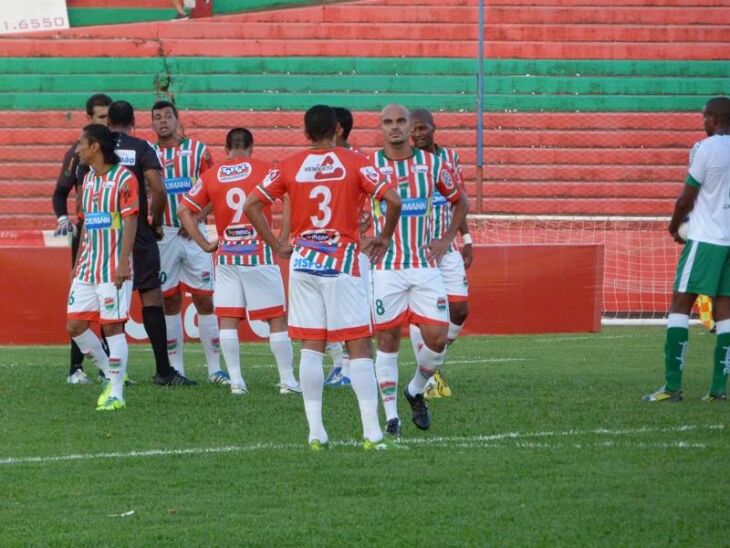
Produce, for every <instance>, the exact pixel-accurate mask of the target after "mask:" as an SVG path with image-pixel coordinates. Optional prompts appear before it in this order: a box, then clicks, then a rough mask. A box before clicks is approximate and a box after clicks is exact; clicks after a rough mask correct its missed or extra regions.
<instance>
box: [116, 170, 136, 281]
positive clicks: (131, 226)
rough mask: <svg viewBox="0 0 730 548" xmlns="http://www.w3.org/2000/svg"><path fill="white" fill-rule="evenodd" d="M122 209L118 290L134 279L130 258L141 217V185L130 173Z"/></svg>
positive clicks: (122, 194)
mask: <svg viewBox="0 0 730 548" xmlns="http://www.w3.org/2000/svg"><path fill="white" fill-rule="evenodd" d="M120 194H121V196H120V197H121V199H120V206H121V207H120V209H121V215H122V224H123V226H124V229H123V231H122V253H121V256H120V258H119V264H118V265H117V269H116V272H115V276H114V278H115V279H114V285H116V286H117V289H120V288H121V287H122V284H124V282H125V281H127V280H130V279H131V278H132V272H131V271H130V269H129V258H130V257H131V256H132V249H133V248H134V238H135V235H136V234H137V218H138V216H139V185H138V183H137V179H136V178H135V177H134V175H132V174H131V173H129V176H128V178H127V180H126V181H124V182H123V183H122V186H121V188H120Z"/></svg>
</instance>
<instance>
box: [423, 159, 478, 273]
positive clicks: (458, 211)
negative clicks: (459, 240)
mask: <svg viewBox="0 0 730 548" xmlns="http://www.w3.org/2000/svg"><path fill="white" fill-rule="evenodd" d="M436 187H437V188H438V190H439V192H440V193H441V194H442V195H443V196H444V197H445V198H446V199H447V200H448V201H449V202H451V205H452V206H453V210H452V215H451V224H449V227H448V228H447V229H446V231H445V232H444V235H443V236H442V237H441V238H439V239H437V240H433V241H432V242H431V243H430V244H429V246H428V254H429V258H432V259H434V260H436V261H438V260H440V259H441V257H443V256H444V254H445V253H446V252H447V251H448V249H449V246H450V245H451V242H452V241H453V240H454V238H455V237H456V233H457V232H458V231H459V227H460V226H461V224H462V223H463V222H464V220H465V219H466V214H467V212H468V211H469V198H467V196H466V193H465V192H462V190H461V188H460V187H459V185H458V184H457V183H456V181H455V180H454V177H453V175H452V174H451V173H450V170H448V169H447V168H445V167H444V168H442V169H441V171H440V173H439V178H438V181H436Z"/></svg>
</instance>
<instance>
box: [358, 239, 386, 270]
mask: <svg viewBox="0 0 730 548" xmlns="http://www.w3.org/2000/svg"><path fill="white" fill-rule="evenodd" d="M389 246H390V240H386V239H385V238H383V237H381V236H376V237H375V238H373V239H372V240H367V241H366V242H365V245H363V246H362V252H363V253H365V254H366V255H367V256H368V257H370V264H376V263H379V262H380V260H381V259H382V258H383V257H384V256H385V253H386V252H387V251H388V247H389Z"/></svg>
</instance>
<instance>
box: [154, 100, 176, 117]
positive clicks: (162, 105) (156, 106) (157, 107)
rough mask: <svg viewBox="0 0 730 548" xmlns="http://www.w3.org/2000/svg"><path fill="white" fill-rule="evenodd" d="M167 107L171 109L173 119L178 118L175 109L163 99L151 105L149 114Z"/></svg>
mask: <svg viewBox="0 0 730 548" xmlns="http://www.w3.org/2000/svg"><path fill="white" fill-rule="evenodd" d="M167 107H170V108H171V109H172V112H174V113H175V118H180V115H179V114H178V112H177V107H176V106H175V105H173V104H172V103H171V102H170V101H166V100H164V99H163V100H160V101H157V102H156V103H155V104H154V105H152V111H151V112H154V111H156V110H162V109H163V108H167Z"/></svg>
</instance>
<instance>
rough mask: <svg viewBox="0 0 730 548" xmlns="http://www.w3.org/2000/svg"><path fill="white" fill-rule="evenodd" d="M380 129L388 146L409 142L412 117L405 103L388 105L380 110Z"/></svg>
mask: <svg viewBox="0 0 730 548" xmlns="http://www.w3.org/2000/svg"><path fill="white" fill-rule="evenodd" d="M380 129H381V131H382V132H383V139H384V140H385V144H386V146H388V145H396V146H398V145H402V144H403V143H406V144H407V143H408V139H409V138H410V136H411V119H410V113H409V112H408V109H407V108H406V107H404V106H403V105H396V104H393V105H388V106H387V107H385V108H384V109H383V110H382V111H381V112H380Z"/></svg>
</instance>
